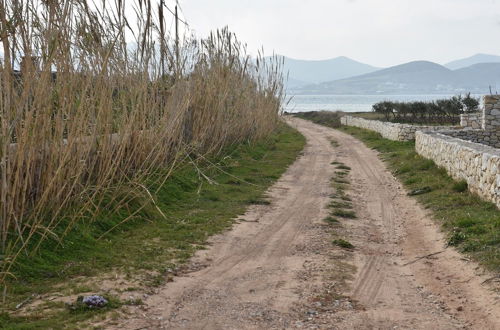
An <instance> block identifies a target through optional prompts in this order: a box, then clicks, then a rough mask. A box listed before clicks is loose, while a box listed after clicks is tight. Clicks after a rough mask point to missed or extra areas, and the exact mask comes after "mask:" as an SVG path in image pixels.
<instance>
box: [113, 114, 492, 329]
mask: <svg viewBox="0 0 500 330" xmlns="http://www.w3.org/2000/svg"><path fill="white" fill-rule="evenodd" d="M287 120H288V122H289V123H290V124H291V125H292V126H295V127H297V129H299V130H300V132H301V133H302V134H304V136H305V137H306V138H307V145H306V147H305V149H304V151H303V155H302V156H301V157H300V158H299V159H298V160H297V161H296V162H295V163H294V164H293V165H292V166H291V167H290V168H289V169H288V170H287V172H286V173H285V174H284V175H283V176H282V178H280V180H279V181H278V182H277V183H276V184H275V185H274V186H273V187H272V188H271V189H270V190H269V192H268V195H269V200H270V201H271V204H270V205H262V206H253V207H250V208H249V210H248V211H247V212H246V214H245V215H244V216H242V217H241V219H242V220H245V221H244V222H240V223H238V224H236V225H235V226H234V228H233V229H232V230H231V231H228V232H226V233H224V234H222V235H218V236H215V237H213V238H212V239H211V241H210V243H211V247H210V248H209V249H208V250H206V251H200V252H199V253H197V255H196V256H195V257H194V258H193V263H194V264H205V265H207V267H205V268H203V269H201V270H197V271H194V272H191V273H187V274H184V275H181V276H179V277H176V278H175V279H174V282H173V283H168V284H167V285H165V286H164V287H162V288H160V289H159V290H158V292H156V294H154V295H152V296H150V297H149V298H148V299H147V300H145V305H144V306H140V307H131V308H130V310H129V315H128V316H127V317H126V319H124V320H122V322H120V324H117V325H114V326H111V325H108V326H106V328H116V329H290V328H311V329H396V328H397V329H460V328H471V329H499V323H498V322H499V319H500V313H499V305H498V295H495V294H494V293H493V292H492V291H489V290H488V289H487V288H486V287H485V286H482V285H481V282H482V281H483V280H484V278H485V276H484V275H481V274H478V271H477V270H474V265H473V264H472V263H468V262H464V261H463V260H461V255H459V254H458V253H456V252H455V251H453V250H452V249H446V251H445V252H443V253H442V254H439V255H436V256H435V257H434V259H429V258H427V259H423V260H421V261H419V262H416V263H414V264H411V265H407V266H405V264H406V263H408V262H409V261H412V260H415V259H414V258H415V257H418V256H421V255H425V254H428V253H431V252H436V251H439V250H442V249H444V240H443V237H442V236H441V234H440V233H439V230H438V228H437V227H436V226H435V225H434V224H433V223H432V221H431V220H430V219H429V217H428V216H427V215H426V214H425V212H424V211H423V209H422V208H421V207H420V206H419V205H418V204H417V203H416V202H415V201H414V200H412V199H411V198H409V197H408V196H406V194H405V192H404V190H403V189H402V187H401V186H400V184H399V183H398V182H397V181H396V180H395V178H394V177H393V176H392V175H391V173H389V172H388V171H387V170H386V168H385V166H384V164H383V163H382V162H381V161H380V159H378V157H377V153H376V152H375V151H373V150H370V149H368V148H367V147H366V146H364V145H363V144H362V143H361V142H360V141H358V140H356V139H354V138H353V137H351V136H349V135H346V134H344V133H341V132H339V131H336V130H333V129H330V128H326V127H323V126H318V125H315V124H313V123H310V122H307V121H303V120H299V119H296V118H288V119H287ZM331 138H333V139H335V140H336V141H337V142H338V143H339V145H340V146H339V147H338V148H335V150H334V149H333V147H332V146H331V143H330V139H331ZM333 160H336V161H342V162H344V163H345V164H347V165H349V166H350V167H351V168H352V171H351V172H350V175H349V178H350V180H351V182H352V189H351V191H350V192H349V195H350V197H351V198H352V200H353V203H354V207H355V210H356V213H357V215H358V219H355V220H345V221H343V226H342V228H338V229H336V230H338V231H339V234H341V235H342V236H345V237H347V238H348V239H349V241H350V242H351V243H353V244H354V245H355V246H356V249H355V250H354V252H345V251H342V250H340V249H339V248H337V247H334V246H332V245H331V243H330V241H331V236H330V234H329V233H328V231H327V229H325V228H326V227H325V225H324V224H323V222H322V219H323V218H324V217H325V216H326V215H328V210H327V207H326V206H327V204H328V203H329V201H330V199H329V196H330V194H331V193H332V190H331V189H332V188H331V186H330V178H331V177H332V175H333V173H334V168H333V166H331V165H330V163H331V162H332V161H333ZM255 221H256V222H255ZM339 255H342V256H344V257H345V256H348V257H349V258H350V259H347V260H348V261H349V262H350V263H351V264H353V265H355V266H356V268H357V270H358V271H357V272H356V273H355V275H354V277H353V279H352V281H350V282H349V283H350V285H349V286H348V287H342V288H340V289H342V290H343V291H344V292H343V294H344V295H346V296H347V297H350V298H347V299H352V302H353V303H352V304H351V302H350V301H349V300H345V299H344V298H340V297H339V298H333V299H332V300H324V304H323V305H322V303H320V302H318V301H317V300H314V299H312V298H314V297H316V296H318V294H320V293H321V292H325V291H328V292H330V288H336V289H335V290H339V287H338V283H340V282H341V281H340V280H339V281H337V280H336V279H335V278H334V277H335V276H341V275H342V272H343V271H344V272H350V271H349V270H348V269H347V268H346V269H345V270H344V269H339V267H340V266H339V265H341V263H337V262H335V260H337V259H338V257H339ZM335 274H337V275H335ZM339 274H340V275H339ZM332 277H333V278H332ZM467 280H468V281H467ZM327 289H328V290H327ZM342 299H344V300H342ZM356 301H357V302H356ZM313 303H314V304H317V306H322V307H321V308H322V309H321V310H320V311H319V312H318V311H310V310H308V309H306V310H304V308H310V306H311V304H313ZM325 304H329V305H325ZM338 306H340V307H338ZM342 306H344V307H342ZM353 306H354V307H353ZM458 307H461V308H459V310H460V311H459V310H457V308H458ZM304 311H307V312H306V313H304ZM304 315H306V316H304Z"/></svg>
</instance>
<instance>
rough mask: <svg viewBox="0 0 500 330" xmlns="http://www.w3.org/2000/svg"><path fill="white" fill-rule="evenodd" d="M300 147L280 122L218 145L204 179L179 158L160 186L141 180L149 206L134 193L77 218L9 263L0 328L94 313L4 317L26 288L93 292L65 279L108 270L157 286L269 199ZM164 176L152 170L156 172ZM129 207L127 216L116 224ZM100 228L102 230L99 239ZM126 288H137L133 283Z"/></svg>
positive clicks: (55, 323) (69, 320)
mask: <svg viewBox="0 0 500 330" xmlns="http://www.w3.org/2000/svg"><path fill="white" fill-rule="evenodd" d="M304 145H305V139H304V137H303V136H302V135H300V133H298V132H297V131H296V130H294V129H292V128H290V127H288V126H285V125H283V126H282V127H280V129H279V130H278V131H277V132H276V133H275V134H274V135H272V136H271V137H269V138H267V139H265V140H262V141H260V142H255V143H246V144H242V145H239V146H233V147H231V148H228V149H226V150H225V152H224V153H223V155H224V157H222V156H221V157H218V158H214V159H211V161H210V163H208V162H207V163H206V164H198V168H200V169H201V170H202V171H203V173H204V175H205V176H207V177H209V178H210V179H211V182H208V181H207V180H206V179H205V178H204V177H203V176H200V175H199V172H198V170H197V168H195V167H194V166H192V165H189V164H185V165H184V166H182V167H180V168H178V169H177V170H176V171H174V173H173V174H172V176H171V177H170V178H169V179H168V180H167V181H166V183H165V184H164V185H163V186H161V187H159V186H156V185H155V184H154V183H152V182H157V180H156V179H157V178H151V181H150V182H145V183H144V185H145V186H146V187H147V188H148V189H149V191H150V192H151V193H152V194H153V197H154V200H155V203H156V205H147V207H145V208H144V209H143V210H140V211H139V210H138V209H139V208H140V206H141V205H142V204H141V203H140V202H141V198H142V197H141V196H140V195H138V196H136V197H137V199H132V200H131V202H130V203H129V204H128V205H127V206H126V207H123V208H120V209H119V210H113V211H112V210H107V209H106V210H99V213H98V219H97V220H96V221H92V222H88V221H87V222H86V221H81V222H79V223H78V224H76V225H75V226H74V227H73V230H72V231H70V232H69V233H67V235H66V237H65V240H64V241H63V243H62V244H61V243H59V242H57V241H55V240H50V239H49V240H46V241H45V242H44V243H43V244H42V246H41V248H40V249H39V251H38V252H37V253H36V254H35V255H32V256H22V257H20V258H19V259H18V263H17V264H16V265H15V267H14V268H13V269H12V272H13V274H14V275H15V276H16V278H17V280H11V281H10V282H8V283H7V284H8V291H7V296H6V302H7V303H6V304H4V305H3V307H2V309H1V310H0V324H1V325H2V326H0V328H1V327H3V328H8V329H38V328H43V329H46V328H60V325H61V324H66V325H71V324H75V323H77V322H81V321H84V320H86V319H88V318H89V317H93V316H94V315H95V314H96V313H100V312H99V311H69V310H68V309H67V308H64V306H54V308H50V309H49V310H46V311H43V312H40V313H33V315H30V316H23V317H15V316H12V315H10V316H9V313H10V312H11V311H12V310H14V309H15V306H16V305H17V304H18V303H20V302H22V301H24V300H25V299H27V298H28V297H30V296H31V295H32V294H48V293H54V292H66V291H67V292H71V293H74V292H81V291H87V290H88V289H91V290H92V293H96V294H99V293H100V292H99V283H94V285H93V287H92V288H86V287H81V286H78V285H77V284H74V283H72V280H73V279H75V278H80V277H82V276H83V277H88V276H95V275H99V274H101V273H107V272H111V271H113V273H115V272H120V273H123V274H127V275H128V276H130V277H132V278H133V277H134V276H135V275H137V274H152V275H148V276H149V277H148V278H147V279H146V280H144V282H143V283H141V284H142V287H147V286H157V285H161V284H163V283H164V282H165V280H166V279H167V269H168V268H174V267H176V266H177V265H180V264H182V263H184V262H185V261H187V260H188V259H189V258H190V257H191V256H192V255H193V253H194V252H195V251H196V250H198V249H201V248H204V246H205V243H206V240H207V239H208V238H209V237H210V236H212V235H214V234H216V233H220V232H222V231H224V230H226V229H228V228H230V227H231V225H232V224H233V222H234V219H235V218H236V217H237V216H238V215H241V214H243V213H244V212H245V210H246V208H247V207H248V206H249V205H251V204H260V205H267V204H269V201H267V200H265V199H264V197H265V196H264V194H265V191H266V190H267V188H268V187H269V186H271V185H272V184H273V183H274V182H275V181H276V180H277V179H278V178H279V177H280V176H281V175H282V174H283V172H284V171H285V170H286V168H287V167H288V166H289V165H290V164H292V163H293V161H294V160H295V159H296V157H297V156H298V155H299V154H300V152H301V150H302V149H303V147H304ZM214 163H215V164H217V168H216V167H214V166H213V164H214ZM221 169H222V170H223V171H221ZM164 175H165V173H162V172H159V173H157V176H159V177H162V176H164ZM249 183H251V184H249ZM116 193H117V194H118V193H123V194H125V193H126V192H120V191H116ZM159 210H160V211H161V212H159ZM134 212H135V213H136V214H135V216H134V217H132V218H130V219H129V220H128V221H127V222H125V223H121V222H122V221H123V219H125V218H127V217H129V216H130V215H131V214H133V213H134ZM161 213H163V214H164V215H165V217H163V216H162V215H161ZM104 233H107V234H106V235H104V237H102V238H101V239H99V237H101V236H102V235H103V234H104ZM127 289H128V288H124V290H125V291H126V290H127ZM133 289H134V290H138V289H140V288H138V287H137V286H136V285H134V287H133ZM117 305H118V304H114V305H113V306H115V307H116V306H117Z"/></svg>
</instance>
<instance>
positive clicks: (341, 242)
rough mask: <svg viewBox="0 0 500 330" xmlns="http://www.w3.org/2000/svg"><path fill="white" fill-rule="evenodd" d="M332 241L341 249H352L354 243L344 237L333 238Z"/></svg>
mask: <svg viewBox="0 0 500 330" xmlns="http://www.w3.org/2000/svg"><path fill="white" fill-rule="evenodd" d="M332 243H333V244H334V245H337V246H339V247H341V248H343V249H354V245H352V244H351V243H350V242H348V241H346V240H344V239H335V240H333V242H332Z"/></svg>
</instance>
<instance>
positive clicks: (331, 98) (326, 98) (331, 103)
mask: <svg viewBox="0 0 500 330" xmlns="http://www.w3.org/2000/svg"><path fill="white" fill-rule="evenodd" d="M452 96H454V95H451V94H440V95H438V94H432V95H293V94H290V95H287V104H286V106H285V110H286V111H287V112H304V111H318V110H326V111H337V110H341V111H345V112H359V111H372V106H373V105H374V104H375V103H377V102H381V101H394V102H411V101H434V100H438V99H448V98H451V97H452ZM473 96H474V97H480V95H473Z"/></svg>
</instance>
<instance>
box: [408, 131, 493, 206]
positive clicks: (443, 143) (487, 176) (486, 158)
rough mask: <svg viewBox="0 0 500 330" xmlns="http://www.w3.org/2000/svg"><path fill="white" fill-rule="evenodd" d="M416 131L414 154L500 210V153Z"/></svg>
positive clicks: (484, 147)
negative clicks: (465, 184)
mask: <svg viewBox="0 0 500 330" xmlns="http://www.w3.org/2000/svg"><path fill="white" fill-rule="evenodd" d="M443 133H447V132H417V133H416V140H415V148H416V151H417V153H419V154H420V155H422V156H423V157H425V158H428V159H432V160H433V161H434V162H435V163H436V164H437V165H438V166H441V167H443V168H444V169H446V171H447V172H448V174H450V176H452V177H453V178H455V179H457V180H465V181H467V184H468V186H469V190H470V191H472V192H474V193H477V194H478V195H479V196H481V197H482V198H484V199H486V200H489V201H491V202H493V203H495V204H496V205H497V207H500V170H499V169H500V150H499V149H496V148H493V147H490V146H487V145H484V144H479V143H474V142H469V141H464V140H462V139H458V138H455V137H453V136H450V135H447V134H443Z"/></svg>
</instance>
